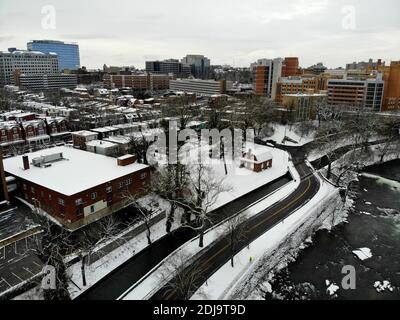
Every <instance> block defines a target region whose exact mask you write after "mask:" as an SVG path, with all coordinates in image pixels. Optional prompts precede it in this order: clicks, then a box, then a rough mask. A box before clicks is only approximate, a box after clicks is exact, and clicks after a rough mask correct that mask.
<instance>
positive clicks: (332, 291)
mask: <svg viewBox="0 0 400 320" xmlns="http://www.w3.org/2000/svg"><path fill="white" fill-rule="evenodd" d="M325 284H326V286H327V287H328V288H327V289H326V292H327V293H329V295H330V296H333V295H334V294H335V293H336V291H338V290H339V286H338V285H337V284H336V283H333V282H330V281H329V280H325Z"/></svg>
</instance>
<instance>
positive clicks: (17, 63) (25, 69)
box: [0, 49, 59, 85]
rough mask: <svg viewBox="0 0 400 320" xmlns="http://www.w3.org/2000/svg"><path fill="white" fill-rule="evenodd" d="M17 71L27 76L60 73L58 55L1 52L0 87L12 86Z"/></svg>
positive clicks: (12, 51)
mask: <svg viewBox="0 0 400 320" xmlns="http://www.w3.org/2000/svg"><path fill="white" fill-rule="evenodd" d="M17 70H19V71H20V73H21V74H25V75H32V74H48V73H58V72H59V71H58V58H57V54H55V53H49V54H45V53H42V52H36V51H23V50H13V49H9V52H2V51H0V85H7V84H11V83H12V82H13V75H14V72H15V71H17Z"/></svg>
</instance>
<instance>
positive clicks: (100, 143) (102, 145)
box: [86, 140, 117, 149]
mask: <svg viewBox="0 0 400 320" xmlns="http://www.w3.org/2000/svg"><path fill="white" fill-rule="evenodd" d="M86 145H87V146H91V147H100V148H103V149H104V148H110V147H116V146H117V145H116V144H115V143H112V142H110V141H105V140H92V141H89V142H86Z"/></svg>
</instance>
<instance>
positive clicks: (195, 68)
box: [181, 54, 211, 79]
mask: <svg viewBox="0 0 400 320" xmlns="http://www.w3.org/2000/svg"><path fill="white" fill-rule="evenodd" d="M181 63H182V64H184V65H189V66H190V70H191V73H192V75H193V76H194V77H195V78H200V79H204V78H206V77H207V75H208V72H209V69H210V65H211V63H210V59H208V58H207V57H205V56H203V55H198V54H188V55H187V56H186V57H184V58H182V60H181Z"/></svg>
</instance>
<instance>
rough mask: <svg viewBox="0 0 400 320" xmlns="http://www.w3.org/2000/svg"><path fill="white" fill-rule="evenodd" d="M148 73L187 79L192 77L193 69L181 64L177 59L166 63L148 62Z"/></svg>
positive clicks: (165, 61)
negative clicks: (170, 74)
mask: <svg viewBox="0 0 400 320" xmlns="http://www.w3.org/2000/svg"><path fill="white" fill-rule="evenodd" d="M146 71H147V72H149V73H161V74H169V73H172V74H174V75H175V76H176V77H178V78H187V77H188V76H190V73H191V67H190V66H189V65H186V64H183V63H182V62H179V60H177V59H168V60H164V61H158V60H157V61H146Z"/></svg>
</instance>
